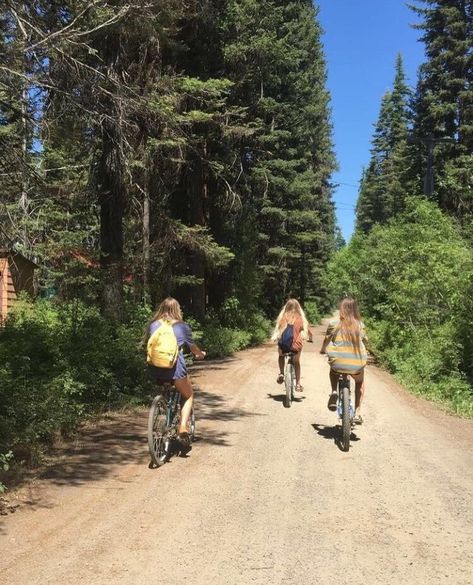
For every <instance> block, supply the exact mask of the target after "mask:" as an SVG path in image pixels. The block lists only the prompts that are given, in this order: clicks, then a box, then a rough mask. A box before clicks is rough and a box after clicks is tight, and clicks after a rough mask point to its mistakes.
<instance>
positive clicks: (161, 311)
mask: <svg viewBox="0 0 473 585" xmlns="http://www.w3.org/2000/svg"><path fill="white" fill-rule="evenodd" d="M160 320H161V321H182V310H181V305H180V304H179V303H178V301H176V299H174V298H173V297H168V298H167V299H164V301H163V302H162V303H161V304H160V305H159V307H158V308H157V309H156V313H155V314H154V316H153V318H152V320H151V322H153V321H160Z"/></svg>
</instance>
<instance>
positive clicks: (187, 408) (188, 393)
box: [174, 376, 194, 433]
mask: <svg viewBox="0 0 473 585" xmlns="http://www.w3.org/2000/svg"><path fill="white" fill-rule="evenodd" d="M174 385H175V386H176V390H178V392H179V393H180V394H181V396H183V397H184V398H185V401H184V404H183V405H182V406H181V424H180V425H179V432H180V433H187V432H188V430H187V424H188V422H189V418H190V416H191V412H192V405H193V404H194V391H193V390H192V385H191V381H190V380H189V376H186V377H185V378H181V379H179V380H174Z"/></svg>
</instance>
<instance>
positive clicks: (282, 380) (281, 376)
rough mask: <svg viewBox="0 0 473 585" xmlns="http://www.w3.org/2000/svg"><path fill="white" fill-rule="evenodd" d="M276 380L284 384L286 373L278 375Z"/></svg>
mask: <svg viewBox="0 0 473 585" xmlns="http://www.w3.org/2000/svg"><path fill="white" fill-rule="evenodd" d="M276 382H277V383H278V384H282V383H283V382H284V374H279V375H278V377H277V380H276Z"/></svg>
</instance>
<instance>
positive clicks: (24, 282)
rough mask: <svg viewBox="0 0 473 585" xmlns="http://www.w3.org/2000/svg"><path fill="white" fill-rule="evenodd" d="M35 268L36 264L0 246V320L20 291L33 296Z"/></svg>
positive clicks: (5, 314)
mask: <svg viewBox="0 0 473 585" xmlns="http://www.w3.org/2000/svg"><path fill="white" fill-rule="evenodd" d="M35 268H37V264H35V263H34V262H32V261H31V260H28V258H25V257H24V256H22V255H21V254H19V253H18V252H15V251H13V250H9V249H6V248H0V321H2V320H3V319H5V318H6V316H7V315H8V311H9V310H10V309H11V307H12V306H13V304H14V303H15V301H16V299H17V297H18V295H19V294H20V292H22V291H26V292H27V293H28V294H29V295H31V296H34V292H35V288H34V271H35Z"/></svg>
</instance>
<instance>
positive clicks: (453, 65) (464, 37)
mask: <svg viewBox="0 0 473 585" xmlns="http://www.w3.org/2000/svg"><path fill="white" fill-rule="evenodd" d="M411 8H412V9H413V10H414V11H415V12H416V13H417V14H418V15H419V16H420V17H421V19H422V22H421V24H419V25H417V28H419V29H420V30H422V31H423V35H422V37H421V40H422V41H423V42H424V43H425V53H426V58H427V60H426V62H425V63H424V64H423V65H422V66H421V70H420V76H419V82H418V88H417V100H416V104H415V107H416V120H415V126H414V130H415V134H416V136H417V137H418V138H421V139H424V140H426V139H430V140H433V144H435V146H433V149H434V170H435V172H434V175H435V189H434V197H435V198H436V200H437V201H438V203H439V205H440V206H441V208H442V209H444V210H446V211H449V212H451V213H453V214H455V215H456V216H457V217H458V218H459V219H460V220H462V221H463V220H464V219H467V218H469V216H470V214H471V211H472V209H473V195H472V185H473V155H472V150H473V88H472V81H473V55H472V52H471V47H472V45H473V4H472V3H471V1H469V0H442V1H433V0H419V1H418V2H417V3H416V4H414V5H412V6H411ZM422 162H423V165H422V168H421V169H419V168H417V169H414V171H413V172H414V173H417V174H418V175H421V176H424V175H425V173H426V165H427V162H426V160H425V151H424V160H423V161H422Z"/></svg>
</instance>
